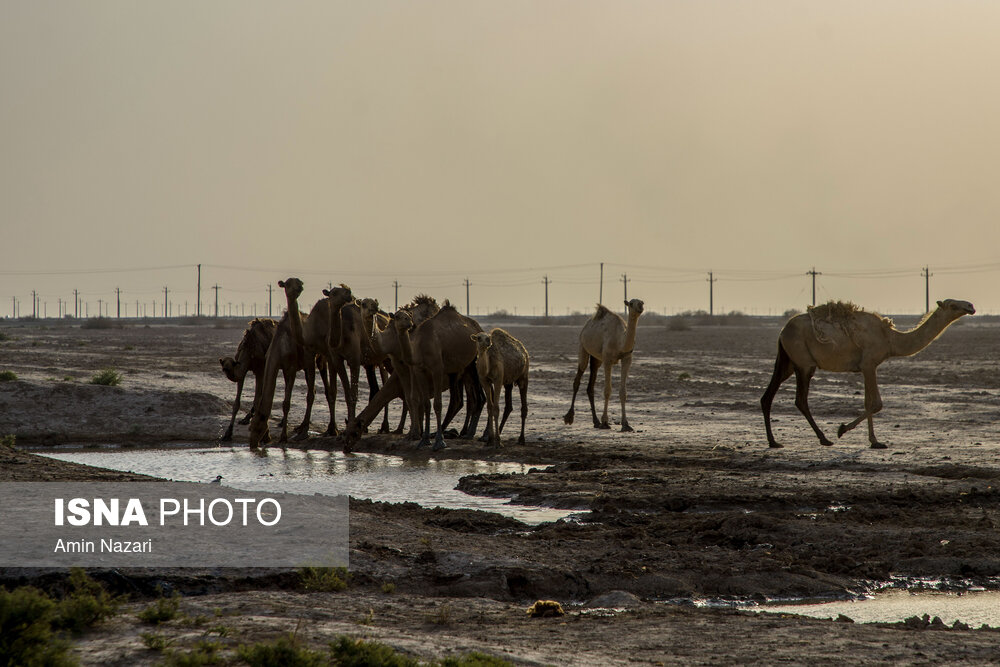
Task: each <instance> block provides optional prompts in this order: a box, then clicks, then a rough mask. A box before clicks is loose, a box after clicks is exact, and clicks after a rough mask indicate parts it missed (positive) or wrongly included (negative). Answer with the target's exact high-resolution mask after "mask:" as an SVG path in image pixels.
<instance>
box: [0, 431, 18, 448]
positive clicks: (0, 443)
mask: <svg viewBox="0 0 1000 667" xmlns="http://www.w3.org/2000/svg"><path fill="white" fill-rule="evenodd" d="M15 444H17V436H16V435H14V434H13V433H8V434H7V435H0V447H11V448H12V447H14V445H15Z"/></svg>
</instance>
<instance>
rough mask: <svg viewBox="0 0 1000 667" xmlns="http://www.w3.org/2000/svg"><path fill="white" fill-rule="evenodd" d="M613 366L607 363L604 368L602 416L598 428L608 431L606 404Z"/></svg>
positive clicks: (609, 398) (609, 397) (609, 396)
mask: <svg viewBox="0 0 1000 667" xmlns="http://www.w3.org/2000/svg"><path fill="white" fill-rule="evenodd" d="M612 369H614V364H611V363H608V364H606V365H605V366H604V416H603V417H602V418H601V425H600V426H598V428H603V429H609V428H611V424H609V423H608V403H609V402H611V371H612Z"/></svg>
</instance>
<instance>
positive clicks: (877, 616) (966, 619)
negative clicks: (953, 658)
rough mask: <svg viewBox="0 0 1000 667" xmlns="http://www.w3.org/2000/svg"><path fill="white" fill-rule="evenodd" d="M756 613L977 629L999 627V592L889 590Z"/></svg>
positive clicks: (778, 606) (772, 607) (764, 608)
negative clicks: (918, 620) (923, 621)
mask: <svg viewBox="0 0 1000 667" xmlns="http://www.w3.org/2000/svg"><path fill="white" fill-rule="evenodd" d="M753 609H754V610H756V611H761V612H770V613H785V614H800V615H802V616H811V617H813V618H837V616H838V615H840V614H843V615H844V616H847V617H849V618H851V619H853V620H854V621H855V622H856V623H895V622H897V621H902V620H905V619H907V618H910V617H911V616H918V617H923V615H924V614H927V615H929V616H930V617H931V618H934V617H935V616H937V617H939V618H940V619H941V620H942V621H943V622H944V623H945V624H946V625H952V624H953V623H954V622H955V621H961V622H963V623H966V624H968V625H970V626H972V627H975V628H978V627H979V626H980V625H982V624H984V623H985V624H987V625H990V626H993V627H998V626H1000V592H997V591H969V592H964V593H954V592H948V593H944V592H935V591H925V590H921V591H913V592H910V591H900V590H890V591H885V592H883V593H879V594H877V595H875V596H874V597H871V598H867V599H863V600H843V601H837V602H824V603H820V604H765V605H760V606H755V607H753Z"/></svg>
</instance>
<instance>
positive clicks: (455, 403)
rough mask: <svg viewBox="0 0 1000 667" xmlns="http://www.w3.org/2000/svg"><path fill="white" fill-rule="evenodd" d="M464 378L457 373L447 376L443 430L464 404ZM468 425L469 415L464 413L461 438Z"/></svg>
mask: <svg viewBox="0 0 1000 667" xmlns="http://www.w3.org/2000/svg"><path fill="white" fill-rule="evenodd" d="M464 382H465V378H464V377H462V376H460V375H459V374H458V373H452V374H450V375H449V376H448V411H447V412H446V413H445V415H444V422H443V423H442V424H441V426H442V427H443V428H448V425H449V424H451V420H452V419H454V418H455V415H457V414H458V411H459V410H461V409H462V406H463V405H464V404H465V398H464V396H465V395H464V392H465V384H464ZM468 425H469V415H468V411H466V416H465V423H464V424H463V425H462V430H461V432H460V433H459V435H461V436H463V437H464V436H465V429H466V428H467V427H468Z"/></svg>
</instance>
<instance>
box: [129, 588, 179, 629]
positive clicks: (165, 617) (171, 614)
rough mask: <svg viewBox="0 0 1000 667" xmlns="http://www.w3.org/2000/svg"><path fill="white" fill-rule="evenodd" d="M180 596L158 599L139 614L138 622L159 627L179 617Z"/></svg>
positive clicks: (175, 594)
mask: <svg viewBox="0 0 1000 667" xmlns="http://www.w3.org/2000/svg"><path fill="white" fill-rule="evenodd" d="M180 606H181V596H180V595H178V594H177V593H174V594H173V595H171V596H170V597H168V598H160V599H159V600H157V601H156V602H154V603H153V604H151V605H149V606H148V607H146V608H145V609H143V610H142V611H140V612H139V620H140V621H142V622H143V623H147V624H149V625H159V624H161V623H166V622H167V621H172V620H174V619H175V618H177V617H178V616H179V615H180Z"/></svg>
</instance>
